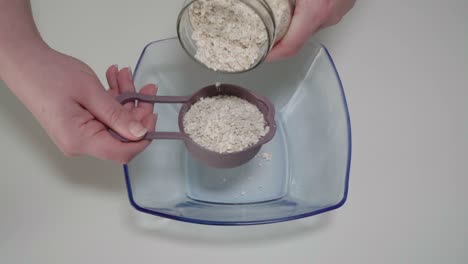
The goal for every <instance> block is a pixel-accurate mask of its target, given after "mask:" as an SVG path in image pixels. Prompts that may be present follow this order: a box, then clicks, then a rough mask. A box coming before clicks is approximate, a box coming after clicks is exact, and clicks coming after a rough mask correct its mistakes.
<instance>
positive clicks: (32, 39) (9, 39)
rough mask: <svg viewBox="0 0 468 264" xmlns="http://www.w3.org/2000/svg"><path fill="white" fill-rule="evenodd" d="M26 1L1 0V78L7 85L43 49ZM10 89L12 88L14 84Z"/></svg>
mask: <svg viewBox="0 0 468 264" xmlns="http://www.w3.org/2000/svg"><path fill="white" fill-rule="evenodd" d="M44 49H48V47H47V45H46V44H45V42H44V41H43V40H42V38H41V36H40V34H39V32H38V30H37V28H36V25H35V23H34V20H33V17H32V12H31V5H30V1H29V0H0V79H2V80H5V81H6V82H7V84H8V82H9V81H12V79H16V77H18V76H17V75H19V74H20V73H21V70H22V69H23V70H24V69H26V68H27V64H28V63H29V62H30V61H31V60H32V59H33V58H34V57H35V56H36V55H37V54H38V53H40V52H41V51H42V50H44ZM9 86H10V89H14V86H11V85H9Z"/></svg>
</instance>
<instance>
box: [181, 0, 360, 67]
mask: <svg viewBox="0 0 468 264" xmlns="http://www.w3.org/2000/svg"><path fill="white" fill-rule="evenodd" d="M354 2H355V0H297V1H296V0H190V1H187V2H186V5H185V7H184V8H183V9H182V11H181V12H180V14H179V18H178V23H177V30H178V36H179V40H180V42H181V44H182V47H183V48H184V49H185V51H186V52H187V53H188V54H189V55H190V56H191V57H192V58H194V59H195V60H196V61H198V62H199V63H201V64H202V65H204V66H206V67H207V68H209V69H211V70H214V71H220V72H229V73H241V72H245V71H249V70H252V69H254V68H255V67H257V66H259V65H260V64H261V63H262V62H263V61H264V60H265V59H266V58H268V59H270V60H272V59H278V58H282V57H287V56H291V55H294V54H295V53H296V52H297V51H298V50H299V49H300V48H301V47H302V45H303V44H304V43H305V42H306V40H307V39H308V38H309V37H310V36H311V35H312V34H313V33H315V32H316V31H318V30H319V29H320V28H323V27H326V26H330V25H334V24H336V23H338V21H339V20H340V19H341V18H342V17H343V16H344V15H345V14H346V12H348V11H349V10H350V9H351V8H352V6H353V5H354Z"/></svg>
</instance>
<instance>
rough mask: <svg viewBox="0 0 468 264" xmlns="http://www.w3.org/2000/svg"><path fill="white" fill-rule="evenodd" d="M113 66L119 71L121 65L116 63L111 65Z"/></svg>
mask: <svg viewBox="0 0 468 264" xmlns="http://www.w3.org/2000/svg"><path fill="white" fill-rule="evenodd" d="M113 67H114V68H116V69H117V71H118V70H119V65H118V64H114V65H112V66H111V68H113Z"/></svg>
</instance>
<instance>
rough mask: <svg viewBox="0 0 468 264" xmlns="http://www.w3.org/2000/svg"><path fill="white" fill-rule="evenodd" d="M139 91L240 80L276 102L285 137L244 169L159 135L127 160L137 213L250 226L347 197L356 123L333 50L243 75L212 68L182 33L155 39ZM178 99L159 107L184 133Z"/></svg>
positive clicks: (308, 49) (167, 125)
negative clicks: (184, 42) (189, 50)
mask: <svg viewBox="0 0 468 264" xmlns="http://www.w3.org/2000/svg"><path fill="white" fill-rule="evenodd" d="M134 81H135V85H136V87H137V89H138V88H139V87H142V86H144V85H145V84H148V83H155V84H157V85H158V87H159V90H158V95H191V94H192V93H194V92H195V91H197V90H198V89H200V88H202V87H205V86H208V85H211V84H214V83H216V82H220V83H229V84H235V85H239V86H242V87H244V88H247V89H250V90H252V91H254V92H256V93H259V94H261V95H264V96H266V97H268V98H269V99H270V100H271V101H272V102H273V103H274V105H275V107H276V110H277V113H276V122H277V127H278V129H277V133H276V135H275V137H274V138H273V140H272V141H271V142H269V143H268V144H266V145H264V146H263V147H262V149H261V150H260V154H259V155H258V157H256V158H254V159H253V160H251V161H250V162H248V163H247V164H245V165H242V166H241V167H237V168H233V169H214V168H210V167H207V166H205V165H204V164H201V163H199V162H198V161H196V160H194V159H193V158H192V157H191V156H190V154H189V153H188V152H187V150H186V149H185V146H184V144H183V142H181V141H171V140H156V141H153V142H152V143H151V144H150V146H149V147H148V148H147V149H146V150H145V151H144V152H143V153H141V154H140V155H138V156H137V157H136V158H135V159H134V160H133V161H132V162H130V163H129V164H127V165H125V166H124V172H125V178H126V184H127V189H128V195H129V199H130V203H131V204H132V205H133V206H134V207H135V208H136V209H137V210H139V211H141V212H144V213H148V214H153V215H157V216H161V217H166V218H170V219H175V220H180V221H185V222H191V223H198V224H210V225H252V224H266V223H274V222H280V221H288V220H293V219H298V218H303V217H308V216H312V215H316V214H320V213H323V212H326V211H330V210H333V209H336V208H339V207H341V206H342V205H343V204H344V203H345V201H346V197H347V193H348V180H349V169H350V161H351V129H350V118H349V113H348V108H347V104H346V98H345V95H344V91H343V87H342V84H341V81H340V78H339V76H338V73H337V71H336V68H335V66H334V64H333V61H332V59H331V56H330V54H329V53H328V51H327V49H326V48H325V47H324V46H323V45H321V44H317V43H315V42H312V41H311V42H308V43H307V44H306V45H305V47H304V48H303V49H302V50H301V52H300V53H299V54H298V55H296V56H294V57H293V58H289V59H286V60H283V61H280V62H275V63H266V64H264V65H261V66H260V67H258V68H256V69H254V70H252V71H249V72H246V73H242V74H223V73H217V72H213V71H211V70H208V69H206V68H204V67H203V66H201V65H200V64H198V63H197V62H195V61H194V60H192V59H191V58H190V57H189V56H188V55H187V54H186V53H185V52H184V50H183V48H182V47H181V46H180V45H179V42H178V40H177V39H176V38H173V39H165V40H160V41H156V42H152V43H150V44H148V45H147V46H146V47H145V49H144V50H143V52H142V54H141V57H140V59H139V61H138V64H137V67H136V69H135V74H134ZM179 109H180V105H173V104H171V105H165V104H157V105H155V112H156V113H158V118H159V119H158V124H157V130H158V131H178V125H177V116H178V112H179Z"/></svg>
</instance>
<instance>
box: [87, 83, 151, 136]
mask: <svg viewBox="0 0 468 264" xmlns="http://www.w3.org/2000/svg"><path fill="white" fill-rule="evenodd" d="M93 90H94V91H93V92H92V93H91V95H90V96H89V97H88V98H86V100H84V102H80V103H81V104H82V105H83V106H84V107H85V108H86V109H87V110H88V111H89V112H90V113H91V114H92V115H93V116H94V117H95V118H96V119H98V120H99V121H101V122H102V123H104V124H105V125H106V126H108V127H110V128H111V129H113V130H114V131H115V132H117V133H118V134H119V135H120V136H122V137H124V138H126V139H128V140H138V139H141V138H142V137H143V136H144V135H145V134H146V133H147V132H148V129H147V128H146V127H145V126H144V125H143V124H142V123H141V122H140V121H138V120H137V119H136V118H135V117H134V116H133V115H132V114H131V113H130V111H128V110H127V109H126V108H125V107H123V106H122V105H121V104H120V103H119V102H117V100H115V98H113V97H112V96H111V95H109V94H108V93H106V92H105V90H104V88H102V89H93Z"/></svg>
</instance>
